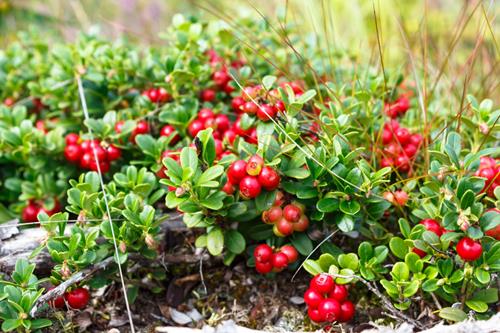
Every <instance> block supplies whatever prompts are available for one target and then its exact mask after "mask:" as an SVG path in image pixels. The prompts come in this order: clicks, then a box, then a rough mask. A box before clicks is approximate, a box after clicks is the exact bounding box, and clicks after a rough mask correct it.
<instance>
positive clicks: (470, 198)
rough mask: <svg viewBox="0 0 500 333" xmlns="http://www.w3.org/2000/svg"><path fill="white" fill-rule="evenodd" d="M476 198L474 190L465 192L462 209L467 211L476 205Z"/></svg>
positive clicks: (461, 201) (461, 202)
mask: <svg viewBox="0 0 500 333" xmlns="http://www.w3.org/2000/svg"><path fill="white" fill-rule="evenodd" d="M475 198H476V195H475V193H474V192H473V191H472V190H467V191H465V193H464V195H463V196H462V199H461V200H460V208H462V209H467V208H469V207H471V206H472V204H474V200H475Z"/></svg>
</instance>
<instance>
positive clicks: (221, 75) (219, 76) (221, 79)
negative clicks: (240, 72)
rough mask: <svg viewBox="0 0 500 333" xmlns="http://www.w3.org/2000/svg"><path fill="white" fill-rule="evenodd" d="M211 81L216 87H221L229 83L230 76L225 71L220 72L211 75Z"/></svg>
mask: <svg viewBox="0 0 500 333" xmlns="http://www.w3.org/2000/svg"><path fill="white" fill-rule="evenodd" d="M212 80H213V81H214V83H215V84H216V85H218V86H220V87H222V86H225V85H226V84H227V83H228V82H229V81H231V76H229V74H228V73H227V72H226V71H225V70H220V71H216V72H214V73H213V74H212Z"/></svg>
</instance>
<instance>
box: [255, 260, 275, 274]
mask: <svg viewBox="0 0 500 333" xmlns="http://www.w3.org/2000/svg"><path fill="white" fill-rule="evenodd" d="M255 269H256V270H257V272H259V273H260V274H267V273H269V272H271V271H272V270H273V263H272V262H271V261H266V262H256V263H255Z"/></svg>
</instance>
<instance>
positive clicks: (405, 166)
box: [394, 155, 410, 172]
mask: <svg viewBox="0 0 500 333" xmlns="http://www.w3.org/2000/svg"><path fill="white" fill-rule="evenodd" d="M394 164H395V165H396V168H398V170H399V171H401V172H408V171H409V170H410V160H409V159H408V157H407V156H404V155H399V156H398V157H397V158H396V161H395V162H394Z"/></svg>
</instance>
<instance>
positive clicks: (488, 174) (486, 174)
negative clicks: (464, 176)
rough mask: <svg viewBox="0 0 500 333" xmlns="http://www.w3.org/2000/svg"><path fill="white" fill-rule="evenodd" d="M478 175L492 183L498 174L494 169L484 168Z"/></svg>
mask: <svg viewBox="0 0 500 333" xmlns="http://www.w3.org/2000/svg"><path fill="white" fill-rule="evenodd" d="M477 175H478V176H479V177H482V178H486V179H487V180H488V181H491V180H492V179H493V178H495V175H496V172H495V169H494V168H484V169H480V170H479V171H478V172H477Z"/></svg>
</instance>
